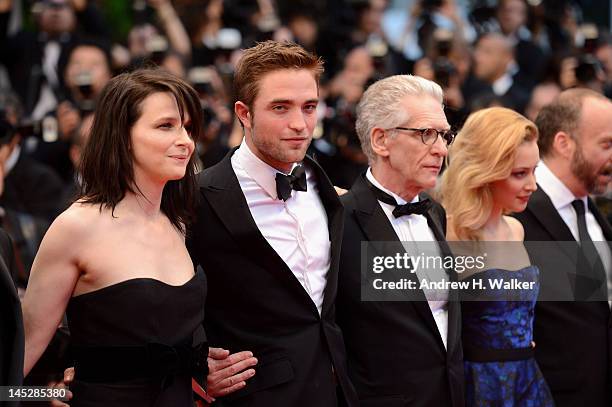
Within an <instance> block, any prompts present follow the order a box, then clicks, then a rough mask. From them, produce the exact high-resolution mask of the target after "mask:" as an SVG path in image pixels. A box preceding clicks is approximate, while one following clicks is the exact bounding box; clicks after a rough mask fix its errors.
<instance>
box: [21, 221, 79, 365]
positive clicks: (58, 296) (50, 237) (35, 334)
mask: <svg viewBox="0 0 612 407" xmlns="http://www.w3.org/2000/svg"><path fill="white" fill-rule="evenodd" d="M75 215H76V214H75V213H73V212H72V213H71V210H70V209H69V210H68V211H66V212H64V213H63V214H61V215H60V216H59V217H58V218H57V219H56V220H55V221H54V222H53V224H52V225H51V227H50V228H49V230H48V231H47V234H46V235H45V237H44V239H43V241H42V243H41V245H40V249H39V251H38V253H37V255H36V258H35V259H34V264H33V265H32V271H31V273H30V279H29V281H28V287H27V289H26V293H25V297H24V299H23V304H22V308H23V320H24V327H25V361H24V376H25V375H27V374H28V373H29V372H30V370H31V369H32V367H33V366H34V364H35V363H36V362H37V361H38V359H39V358H40V356H41V355H42V354H43V352H44V351H45V349H46V348H47V345H48V344H49V341H50V340H51V338H52V337H53V334H54V333H55V331H56V330H57V327H58V325H59V323H60V321H61V319H62V316H63V315H64V311H65V310H66V306H67V304H68V300H70V297H71V295H72V292H73V291H74V287H75V285H76V283H77V280H78V278H79V275H80V272H79V268H78V262H77V259H78V257H77V253H78V252H79V247H80V244H79V242H81V241H82V238H83V233H84V231H85V229H86V228H85V226H84V225H82V224H80V222H79V221H78V219H76V216H75Z"/></svg>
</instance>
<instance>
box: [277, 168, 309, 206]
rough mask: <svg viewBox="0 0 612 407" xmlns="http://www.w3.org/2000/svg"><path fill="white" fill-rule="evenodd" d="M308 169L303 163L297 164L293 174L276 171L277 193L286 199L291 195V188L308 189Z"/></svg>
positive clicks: (297, 189)
mask: <svg viewBox="0 0 612 407" xmlns="http://www.w3.org/2000/svg"><path fill="white" fill-rule="evenodd" d="M306 187H307V185H306V169H305V168H304V166H303V165H296V166H295V168H294V169H293V171H291V174H289V175H285V174H282V173H280V172H277V173H276V194H277V195H278V197H279V198H280V199H282V200H283V201H286V200H287V199H289V198H290V197H291V190H296V191H306Z"/></svg>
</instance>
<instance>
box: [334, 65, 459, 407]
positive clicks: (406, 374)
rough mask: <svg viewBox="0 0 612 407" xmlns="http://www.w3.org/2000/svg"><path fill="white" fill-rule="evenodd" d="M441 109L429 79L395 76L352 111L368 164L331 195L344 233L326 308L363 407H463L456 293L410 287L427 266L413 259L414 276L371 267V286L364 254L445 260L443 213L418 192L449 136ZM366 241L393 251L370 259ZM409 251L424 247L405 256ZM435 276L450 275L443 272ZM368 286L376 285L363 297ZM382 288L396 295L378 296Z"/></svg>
mask: <svg viewBox="0 0 612 407" xmlns="http://www.w3.org/2000/svg"><path fill="white" fill-rule="evenodd" d="M442 103H443V95H442V89H441V88H440V86H438V85H437V84H435V83H434V82H431V81H428V80H426V79H423V78H420V77H417V76H412V75H397V76H391V77H388V78H385V79H383V80H380V81H378V82H376V83H374V84H373V85H371V86H370V87H369V88H368V89H367V90H366V92H365V93H364V95H363V97H362V99H361V101H360V103H359V106H358V107H357V123H356V128H357V135H358V136H359V139H360V141H361V146H362V149H363V151H364V153H365V154H366V155H367V156H368V160H369V165H370V167H369V168H368V169H367V171H366V172H365V173H364V174H363V175H362V176H361V177H359V178H358V179H357V181H356V182H355V184H354V185H353V187H352V188H351V189H350V191H349V192H348V193H347V194H345V195H344V196H342V197H341V200H342V202H343V204H344V206H345V230H344V241H343V245H342V253H341V258H340V273H339V276H338V297H337V301H336V307H337V321H338V324H339V325H340V327H341V328H342V330H343V333H344V339H345V344H346V348H347V356H348V366H349V374H350V376H351V379H352V381H353V383H354V385H355V387H356V389H357V392H358V394H359V398H360V401H361V403H362V405H363V406H381V407H382V406H405V405H410V406H423V407H425V406H453V407H458V406H463V405H464V401H463V400H464V394H463V365H462V358H463V356H462V351H461V330H460V321H461V318H460V311H459V304H458V302H457V301H456V298H455V297H456V296H457V293H456V292H454V291H452V290H450V291H449V290H439V291H438V292H437V296H434V297H432V296H430V295H428V293H427V292H426V291H424V290H422V289H421V287H420V284H419V282H420V281H422V280H423V279H425V280H426V279H427V275H423V273H426V272H427V271H428V270H423V268H419V267H416V268H415V267H414V266H415V264H414V262H413V263H412V264H409V266H410V267H411V269H412V271H414V272H410V271H406V272H405V273H404V274H402V270H400V269H401V265H400V264H395V266H394V269H393V271H391V272H390V271H385V272H380V270H378V271H374V273H375V274H374V280H376V281H378V282H374V284H373V285H372V282H373V280H372V279H370V277H371V276H372V275H371V271H372V267H371V263H369V262H370V260H371V258H370V257H368V256H369V255H371V254H372V253H374V254H375V255H377V256H376V257H379V258H380V257H381V256H378V255H379V254H387V255H388V256H387V260H390V259H391V261H392V260H393V259H396V260H397V259H398V258H403V257H402V256H403V255H404V253H408V252H410V251H411V250H412V252H411V253H410V254H411V255H415V254H416V255H417V256H418V255H419V254H422V253H423V252H428V253H429V254H432V253H433V255H434V256H439V257H440V258H444V257H445V256H446V255H450V250H449V248H448V245H447V244H446V241H445V239H444V236H445V232H446V217H445V213H444V210H443V209H442V207H441V206H440V205H439V204H437V203H435V202H434V201H432V200H431V198H429V197H428V196H427V195H426V194H424V191H425V190H429V189H432V188H434V187H435V186H436V180H437V176H438V174H439V172H440V169H441V167H442V164H443V160H444V157H445V156H446V155H447V147H448V145H449V144H450V143H451V142H452V141H453V139H454V134H453V133H452V132H451V130H450V126H449V124H448V122H447V120H446V116H445V114H444V110H443V104H442ZM363 242H370V246H368V247H367V248H366V247H365V246H366V245H364V244H363ZM375 242H378V243H379V242H386V243H389V244H388V245H387V246H386V247H387V249H388V248H389V247H392V251H393V250H395V251H396V252H395V253H389V252H388V251H386V250H383V252H380V253H379V250H382V249H380V248H381V245H380V244H377V243H375ZM400 242H401V243H400ZM389 245H390V246H389ZM415 247H421V248H423V247H424V249H423V251H421V249H417V252H416V253H415V252H414V250H415ZM393 248H395V249H393ZM366 251H367V252H368V253H365V252H366ZM442 272H443V274H444V275H445V277H446V279H447V280H449V281H454V280H455V279H456V275H455V273H454V271H453V270H448V269H443V270H442ZM376 273H380V274H376ZM385 280H386V281H385ZM389 280H393V281H389ZM411 281H412V283H411ZM383 282H385V283H392V285H383ZM402 284H403V285H402ZM373 287H379V288H383V289H382V290H380V292H376V293H373V291H372V288H373ZM384 287H386V289H388V290H391V291H402V292H403V293H404V294H406V295H405V296H404V297H402V295H399V296H398V295H397V293H396V292H387V293H385V292H384V291H385V288H384ZM398 287H400V288H401V290H396V289H397V288H398ZM374 291H376V290H374ZM387 294H388V295H387ZM429 294H431V293H429Z"/></svg>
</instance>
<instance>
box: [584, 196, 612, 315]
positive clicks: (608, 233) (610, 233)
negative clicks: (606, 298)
mask: <svg viewBox="0 0 612 407" xmlns="http://www.w3.org/2000/svg"><path fill="white" fill-rule="evenodd" d="M588 204H589V210H590V211H591V213H592V214H593V216H594V217H595V220H596V221H597V223H598V224H599V227H600V228H601V231H602V232H603V235H604V239H606V241H607V243H608V248H609V249H610V252H611V253H612V245H611V244H610V241H611V240H612V227H611V226H610V224H609V223H608V221H607V220H606V218H604V217H603V216H602V214H601V212H599V208H597V206H596V205H595V202H593V200H592V199H591V198H589V201H588ZM602 304H603V305H604V306H606V308H607V309H606V310H607V311H608V312H609V311H610V308H609V307H607V304H606V303H605V302H602ZM609 320H610V321H612V312H610V316H609Z"/></svg>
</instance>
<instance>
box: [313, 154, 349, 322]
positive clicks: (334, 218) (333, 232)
mask: <svg viewBox="0 0 612 407" xmlns="http://www.w3.org/2000/svg"><path fill="white" fill-rule="evenodd" d="M304 162H305V163H306V164H307V166H308V167H309V168H310V169H311V170H312V171H314V174H315V177H316V179H317V188H318V190H319V197H320V198H321V203H322V204H323V207H324V208H325V213H326V214H327V228H328V232H329V241H330V255H329V256H330V262H329V271H328V274H327V284H326V285H325V292H324V294H323V305H322V310H321V314H323V315H325V314H326V313H327V312H328V311H329V310H330V308H331V307H332V306H333V304H334V302H335V300H336V292H337V289H338V266H339V264H340V248H341V246H342V233H343V226H344V216H343V212H344V208H343V207H342V204H341V203H340V199H339V198H338V193H337V192H336V190H335V189H334V187H333V185H332V183H331V181H330V180H329V178H328V177H327V174H325V172H324V171H323V169H322V168H321V167H320V166H319V164H317V162H316V161H314V160H313V159H312V158H310V157H309V156H306V157H305V158H304Z"/></svg>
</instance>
